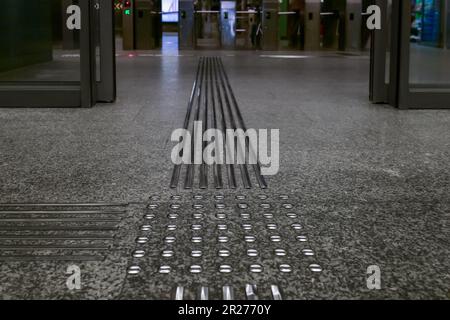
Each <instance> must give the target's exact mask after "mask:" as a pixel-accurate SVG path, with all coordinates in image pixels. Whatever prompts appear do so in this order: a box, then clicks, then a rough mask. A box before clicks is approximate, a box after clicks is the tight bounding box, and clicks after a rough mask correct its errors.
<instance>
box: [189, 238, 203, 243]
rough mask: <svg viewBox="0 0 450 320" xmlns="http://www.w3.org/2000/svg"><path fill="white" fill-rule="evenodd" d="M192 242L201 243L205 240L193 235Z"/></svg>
mask: <svg viewBox="0 0 450 320" xmlns="http://www.w3.org/2000/svg"><path fill="white" fill-rule="evenodd" d="M191 242H192V243H201V242H203V238H202V237H192V239H191Z"/></svg>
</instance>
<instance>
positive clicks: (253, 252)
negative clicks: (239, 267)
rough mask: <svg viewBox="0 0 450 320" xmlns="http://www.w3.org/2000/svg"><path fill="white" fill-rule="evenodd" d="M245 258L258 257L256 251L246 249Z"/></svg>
mask: <svg viewBox="0 0 450 320" xmlns="http://www.w3.org/2000/svg"><path fill="white" fill-rule="evenodd" d="M247 256H249V257H257V256H258V250H256V249H248V250H247Z"/></svg>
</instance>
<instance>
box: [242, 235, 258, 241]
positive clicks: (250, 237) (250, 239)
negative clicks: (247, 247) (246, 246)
mask: <svg viewBox="0 0 450 320" xmlns="http://www.w3.org/2000/svg"><path fill="white" fill-rule="evenodd" d="M244 240H245V242H255V241H256V237H255V236H245V237H244Z"/></svg>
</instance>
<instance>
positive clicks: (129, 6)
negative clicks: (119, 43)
mask: <svg viewBox="0 0 450 320" xmlns="http://www.w3.org/2000/svg"><path fill="white" fill-rule="evenodd" d="M122 23H123V49H124V50H149V49H156V48H159V47H161V39H162V22H161V1H160V0H158V1H153V0H126V1H125V2H124V5H123V19H122Z"/></svg>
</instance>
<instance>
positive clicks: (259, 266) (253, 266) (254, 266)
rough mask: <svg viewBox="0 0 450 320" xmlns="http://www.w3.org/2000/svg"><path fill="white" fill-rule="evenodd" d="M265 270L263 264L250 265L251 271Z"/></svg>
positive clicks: (259, 271)
mask: <svg viewBox="0 0 450 320" xmlns="http://www.w3.org/2000/svg"><path fill="white" fill-rule="evenodd" d="M263 271H264V268H263V267H262V265H260V264H252V265H251V266H250V272H253V273H261V272H263Z"/></svg>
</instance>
